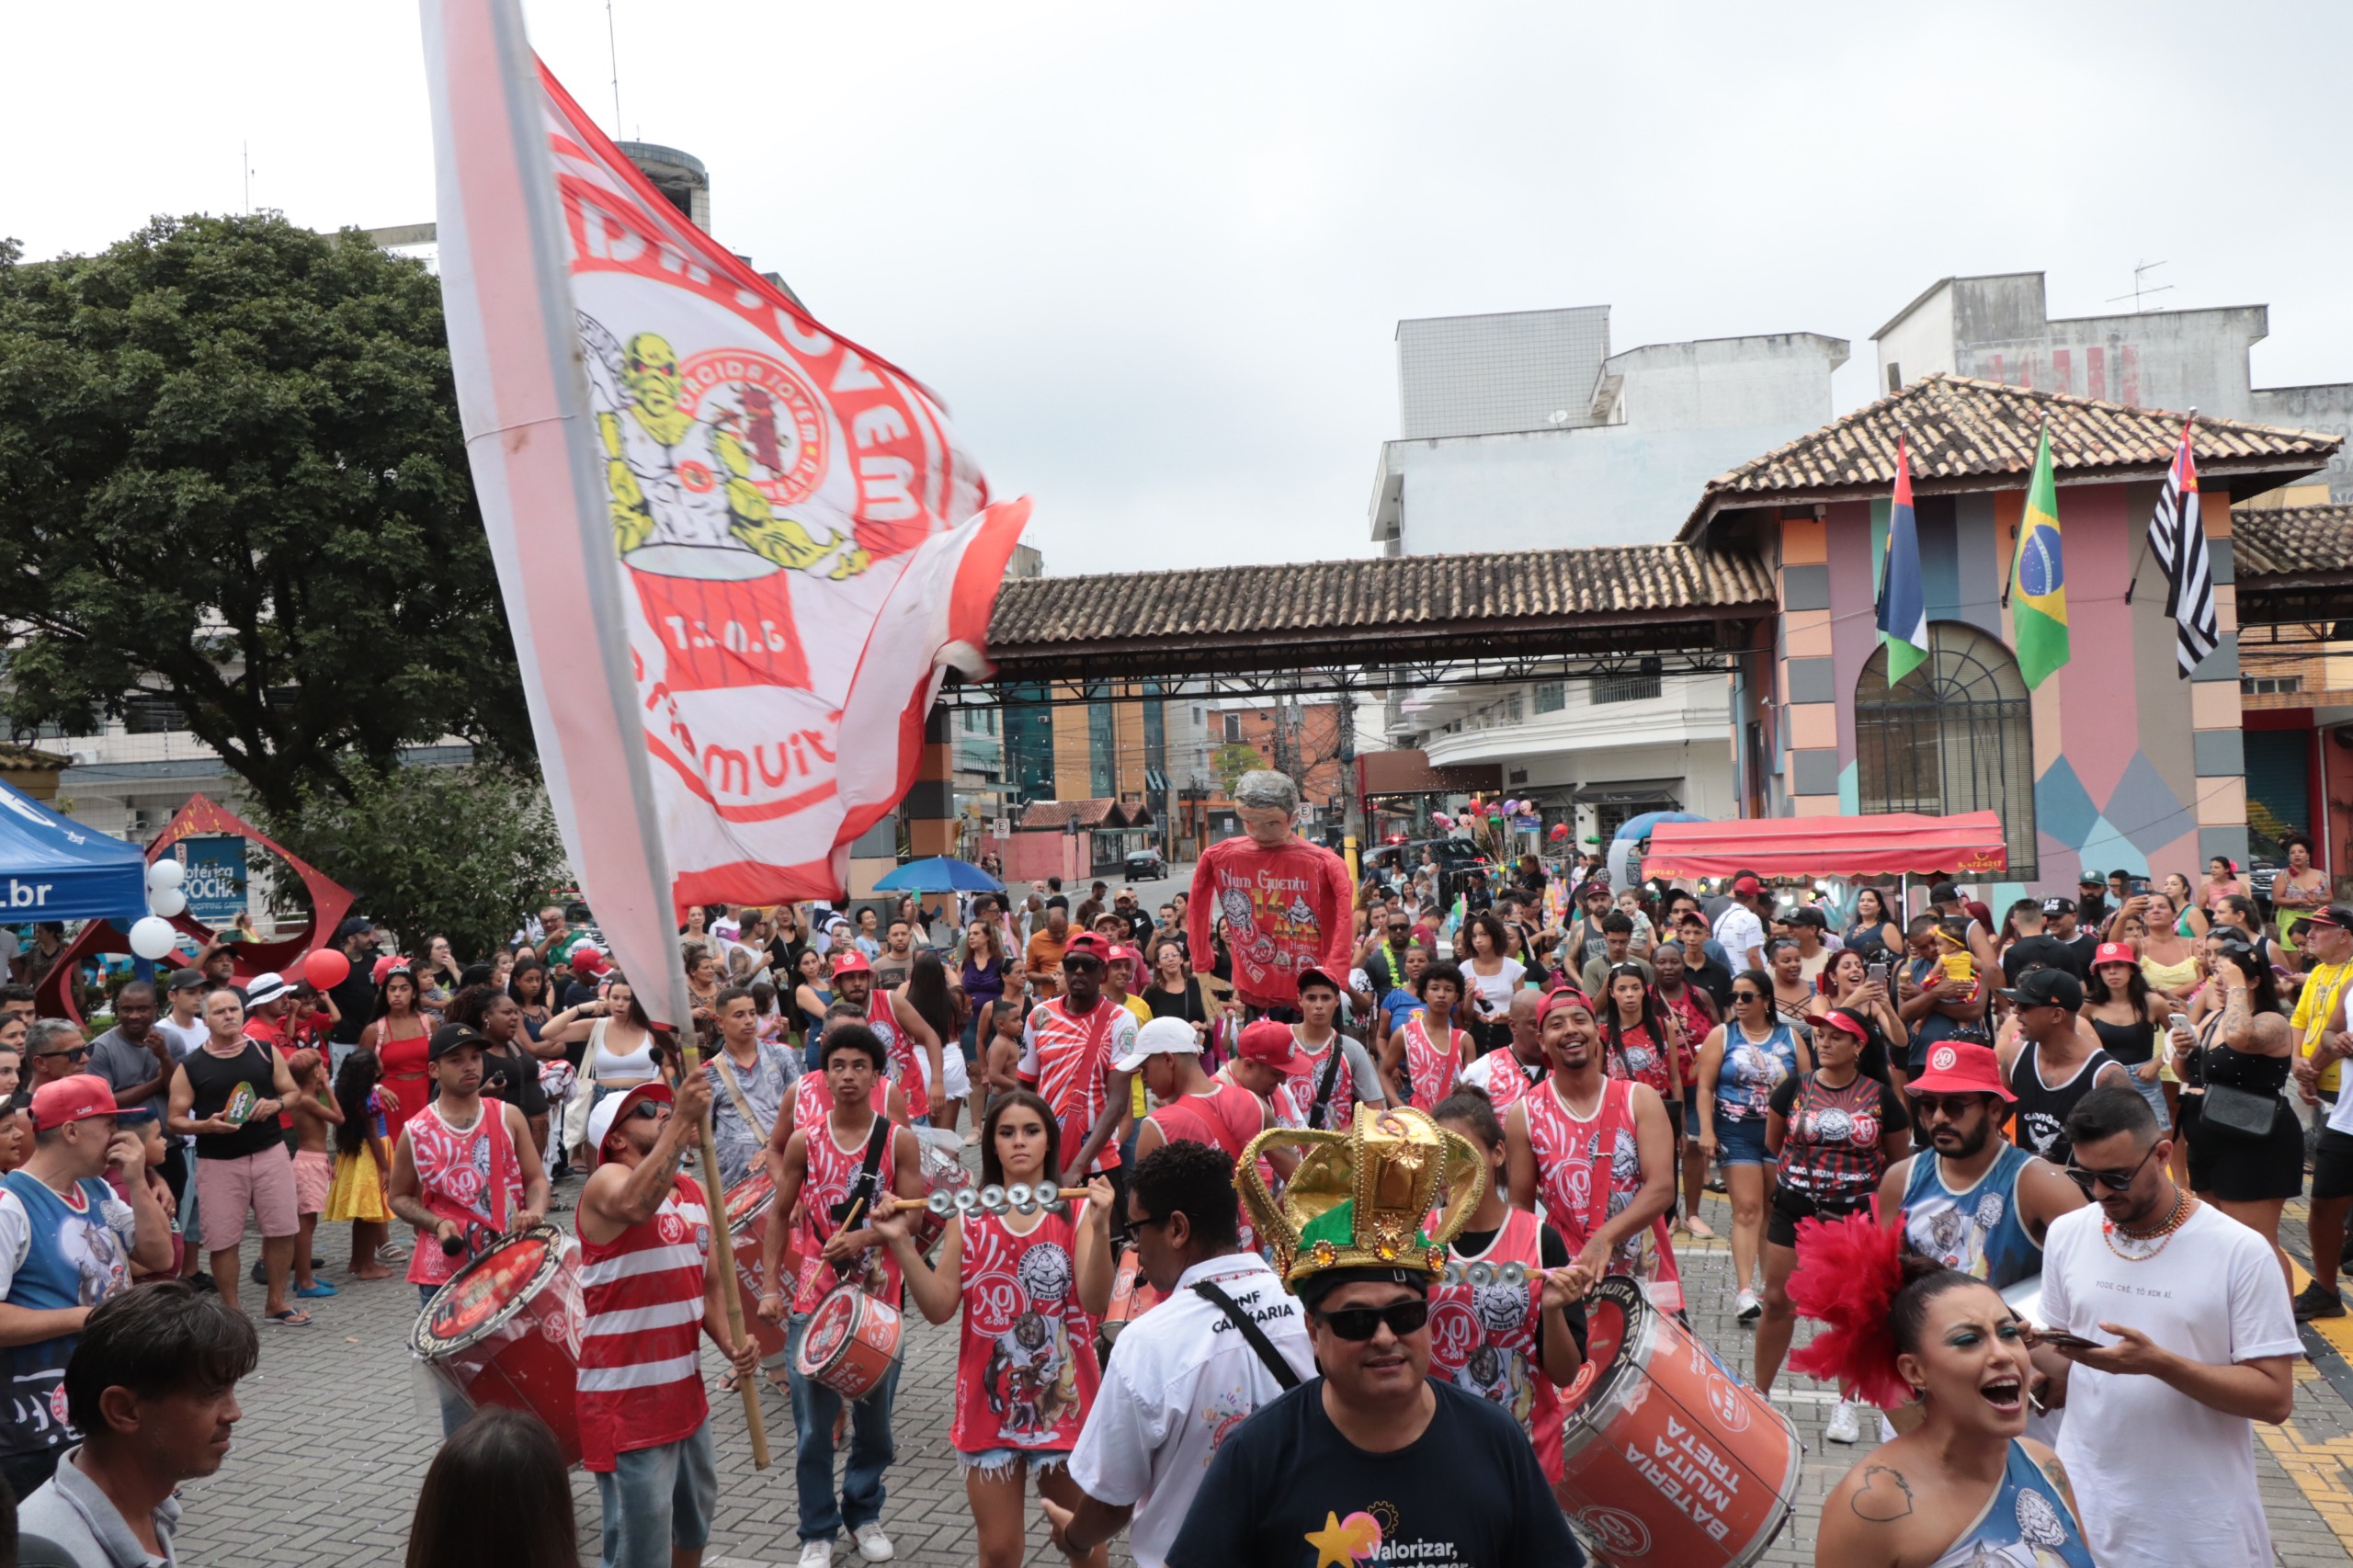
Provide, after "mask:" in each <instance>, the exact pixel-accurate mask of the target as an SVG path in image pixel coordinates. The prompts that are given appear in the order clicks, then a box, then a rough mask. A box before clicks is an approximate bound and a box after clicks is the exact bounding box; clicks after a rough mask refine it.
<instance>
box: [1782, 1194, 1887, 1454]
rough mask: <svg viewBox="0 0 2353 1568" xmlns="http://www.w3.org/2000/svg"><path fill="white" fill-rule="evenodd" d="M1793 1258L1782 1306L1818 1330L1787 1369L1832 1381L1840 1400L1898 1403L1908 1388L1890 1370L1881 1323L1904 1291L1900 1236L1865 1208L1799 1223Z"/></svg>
mask: <svg viewBox="0 0 2353 1568" xmlns="http://www.w3.org/2000/svg"><path fill="white" fill-rule="evenodd" d="M1797 1253H1798V1266H1797V1268H1796V1271H1795V1272H1793V1273H1792V1274H1790V1283H1789V1292H1790V1305H1791V1306H1792V1307H1794V1308H1796V1309H1797V1312H1798V1315H1799V1316H1801V1317H1808V1318H1812V1319H1813V1320H1814V1321H1815V1322H1817V1323H1820V1324H1824V1325H1825V1326H1824V1328H1823V1330H1822V1332H1821V1333H1819V1334H1817V1335H1814V1336H1813V1343H1812V1344H1810V1345H1808V1346H1806V1347H1805V1348H1804V1349H1802V1350H1800V1351H1798V1352H1796V1353H1795V1354H1794V1355H1792V1356H1791V1357H1790V1370H1791V1371H1794V1372H1803V1373H1806V1374H1807V1375H1808V1376H1810V1377H1816V1378H1824V1379H1828V1380H1834V1381H1836V1383H1837V1384H1838V1387H1839V1390H1840V1392H1844V1393H1845V1394H1847V1397H1849V1398H1854V1399H1862V1400H1866V1401H1868V1402H1870V1403H1872V1404H1875V1405H1878V1406H1879V1407H1880V1408H1881V1409H1882V1410H1889V1409H1893V1408H1894V1407H1895V1406H1896V1405H1899V1404H1902V1403H1905V1402H1906V1401H1907V1400H1909V1399H1910V1398H1911V1397H1912V1389H1911V1385H1910V1384H1908V1383H1906V1382H1905V1381H1904V1379H1903V1376H1902V1375H1901V1374H1900V1373H1898V1372H1897V1371H1896V1369H1895V1331H1894V1329H1893V1326H1892V1325H1891V1324H1890V1323H1889V1321H1888V1310H1889V1308H1891V1307H1892V1306H1893V1305H1894V1303H1895V1297H1896V1293H1897V1292H1898V1291H1899V1290H1902V1289H1903V1288H1904V1233H1902V1232H1901V1231H1898V1230H1891V1229H1889V1228H1888V1227H1886V1226H1884V1225H1881V1223H1880V1222H1879V1221H1878V1218H1877V1217H1876V1216H1875V1215H1873V1214H1872V1213H1870V1212H1869V1211H1864V1212H1859V1213H1853V1214H1848V1215H1847V1216H1845V1217H1844V1218H1843V1219H1838V1220H1828V1221H1824V1220H1801V1221H1798V1245H1797Z"/></svg>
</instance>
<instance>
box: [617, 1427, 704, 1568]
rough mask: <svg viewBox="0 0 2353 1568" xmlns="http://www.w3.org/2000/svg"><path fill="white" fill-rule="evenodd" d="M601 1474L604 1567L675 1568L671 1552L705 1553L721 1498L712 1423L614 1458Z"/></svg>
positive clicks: (630, 1450)
mask: <svg viewBox="0 0 2353 1568" xmlns="http://www.w3.org/2000/svg"><path fill="white" fill-rule="evenodd" d="M596 1475H597V1502H598V1503H599V1504H600V1505H602V1506H603V1508H604V1514H605V1527H604V1540H603V1543H602V1551H601V1552H600V1553H599V1555H598V1557H597V1564H598V1568H670V1552H671V1550H672V1549H673V1548H674V1547H675V1548H676V1549H677V1550H679V1551H701V1550H702V1549H703V1547H704V1545H705V1543H707V1542H708V1541H709V1540H710V1520H711V1516H712V1514H713V1513H714V1512H716V1511H717V1506H718V1502H719V1466H718V1463H717V1461H716V1460H715V1459H714V1458H713V1457H712V1454H711V1448H710V1422H709V1421H705V1422H704V1423H703V1424H702V1425H701V1426H698V1427H697V1428H695V1432H694V1436H692V1437H681V1438H679V1439H678V1440H677V1441H676V1442H675V1443H665V1444H663V1445H662V1446H661V1447H659V1448H654V1449H629V1450H627V1451H626V1452H623V1453H620V1454H616V1455H614V1456H613V1468H612V1469H610V1470H608V1471H605V1470H600V1471H597V1472H596Z"/></svg>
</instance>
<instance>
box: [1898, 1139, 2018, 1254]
mask: <svg viewBox="0 0 2353 1568" xmlns="http://www.w3.org/2000/svg"><path fill="white" fill-rule="evenodd" d="M2030 1158H2032V1156H2031V1155H2029V1153H2027V1152H2026V1151H2025V1150H2023V1149H2021V1148H2019V1147H2018V1145H2017V1144H2015V1143H2010V1142H2005V1143H2003V1144H2002V1146H2001V1153H1998V1154H1996V1155H1995V1157H1994V1163H1993V1164H1992V1165H1988V1166H1987V1167H1986V1168H1985V1174H1984V1176H1980V1177H1979V1178H1978V1180H1977V1185H1976V1186H1974V1187H1971V1188H1969V1190H1967V1191H1966V1192H1955V1191H1953V1190H1952V1189H1951V1188H1950V1187H1947V1186H1946V1185H1945V1182H1944V1161H1943V1160H1941V1159H1940V1158H1938V1156H1937V1154H1936V1153H1934V1152H1933V1151H1930V1152H1927V1153H1922V1154H1920V1155H1918V1156H1916V1157H1915V1159H1914V1160H1913V1162H1912V1175H1911V1178H1910V1179H1909V1180H1907V1181H1906V1182H1905V1183H1904V1241H1905V1242H1906V1243H1908V1244H1910V1245H1911V1248H1912V1250H1913V1251H1914V1252H1916V1253H1918V1254H1920V1255H1921V1256H1923V1257H1933V1258H1935V1259H1936V1260H1937V1261H1938V1262H1939V1263H1941V1264H1943V1265H1944V1266H1945V1267H1948V1268H1958V1269H1960V1270H1961V1272H1962V1273H1963V1274H1967V1275H1970V1276H1972V1277H1973V1278H1979V1279H1983V1280H1984V1281H1985V1283H1987V1284H1988V1285H1991V1286H1992V1287H1994V1289H1995V1290H2003V1289H2005V1288H2006V1287H2007V1286H2011V1285H2015V1284H2017V1283H2018V1281H2019V1280H2021V1279H2024V1278H2028V1277H2029V1276H2030V1275H2035V1274H2040V1273H2041V1272H2042V1249H2041V1248H2040V1246H2037V1245H2036V1244H2035V1243H2034V1239H2033V1238H2032V1237H2031V1236H2029V1235H2028V1234H2027V1233H2026V1224H2025V1222H2024V1221H2021V1220H2020V1219H2019V1218H2018V1172H2020V1171H2022V1170H2024V1169H2025V1168H2026V1163H2027V1161H2028V1160H2029V1159H2030Z"/></svg>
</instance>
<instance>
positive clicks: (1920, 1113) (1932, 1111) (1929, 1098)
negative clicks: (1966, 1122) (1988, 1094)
mask: <svg viewBox="0 0 2353 1568" xmlns="http://www.w3.org/2000/svg"><path fill="white" fill-rule="evenodd" d="M1984 1097H1985V1096H1983V1095H1914V1096H1912V1109H1913V1112H1914V1114H1915V1116H1917V1117H1918V1118H1919V1119H1920V1120H1922V1121H1927V1119H1930V1118H1931V1117H1942V1118H1944V1119H1945V1120H1947V1121H1959V1120H1960V1119H1961V1118H1962V1117H1964V1116H1967V1115H1968V1114H1969V1113H1970V1112H1971V1111H1972V1110H1974V1109H1976V1108H1977V1107H1978V1105H1979V1103H1980V1102H1981V1101H1983V1100H1984Z"/></svg>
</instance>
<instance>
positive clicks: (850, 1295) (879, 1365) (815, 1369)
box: [792, 1285, 900, 1399]
mask: <svg viewBox="0 0 2353 1568" xmlns="http://www.w3.org/2000/svg"><path fill="white" fill-rule="evenodd" d="M899 1327H900V1325H899V1311H898V1309H897V1308H896V1307H893V1306H892V1305H891V1303H890V1302H888V1301H884V1300H882V1299H881V1297H880V1296H870V1295H868V1294H867V1293H866V1292H865V1291H863V1290H858V1289H857V1288H856V1287H854V1286H849V1285H844V1286H841V1287H839V1288H838V1289H836V1290H829V1291H827V1292H826V1294H825V1298H824V1300H823V1301H819V1302H818V1303H817V1310H816V1311H814V1312H811V1313H810V1314H809V1324H808V1326H807V1327H806V1328H804V1329H802V1330H801V1351H800V1354H799V1355H797V1356H795V1357H794V1358H793V1361H792V1369H793V1370H794V1371H796V1372H798V1373H800V1374H801V1376H802V1377H804V1378H807V1379H809V1380H810V1381H812V1382H819V1383H823V1384H824V1385H825V1386H826V1387H827V1388H829V1389H831V1390H833V1391H834V1392H835V1393H837V1394H839V1395H841V1396H842V1397H843V1398H844V1399H859V1398H862V1397H864V1396H865V1395H866V1394H867V1393H868V1392H870V1391H871V1390H872V1389H874V1388H875V1387H876V1386H877V1385H878V1384H880V1383H881V1381H882V1380H883V1378H884V1377H886V1376H888V1375H889V1373H890V1370H891V1369H892V1367H895V1366H897V1365H898V1364H899Z"/></svg>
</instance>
